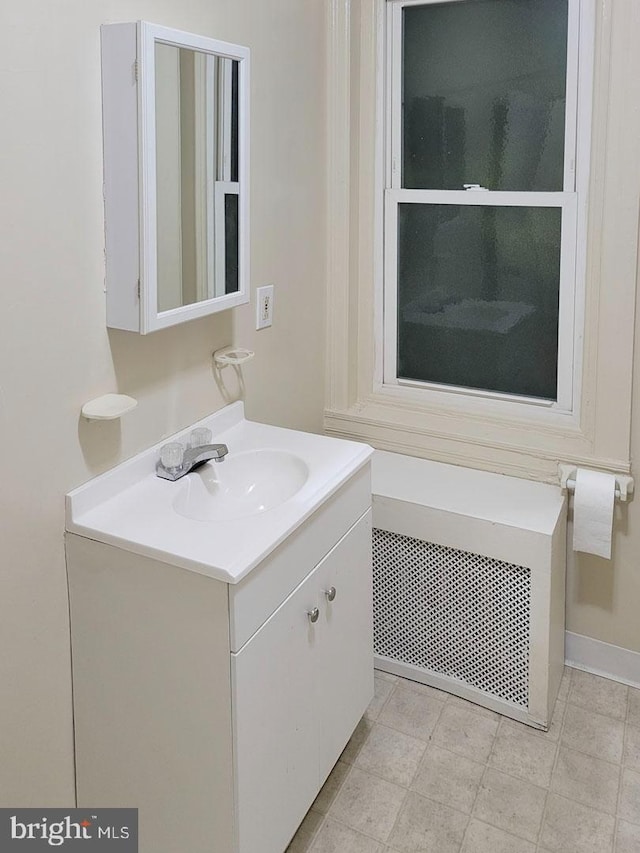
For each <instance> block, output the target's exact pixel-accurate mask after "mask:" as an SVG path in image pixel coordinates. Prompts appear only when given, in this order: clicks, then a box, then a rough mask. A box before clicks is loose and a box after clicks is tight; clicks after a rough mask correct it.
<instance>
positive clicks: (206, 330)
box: [0, 0, 325, 806]
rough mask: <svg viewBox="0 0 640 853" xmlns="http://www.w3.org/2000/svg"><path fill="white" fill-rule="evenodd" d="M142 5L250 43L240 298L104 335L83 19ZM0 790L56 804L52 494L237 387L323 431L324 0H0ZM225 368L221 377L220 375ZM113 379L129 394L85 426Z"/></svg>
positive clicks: (95, 78) (63, 710) (96, 171)
mask: <svg viewBox="0 0 640 853" xmlns="http://www.w3.org/2000/svg"><path fill="white" fill-rule="evenodd" d="M138 18H143V19H146V20H151V21H153V22H155V23H159V24H164V25H168V26H173V27H177V28H179V29H184V30H188V31H193V32H199V33H202V34H203V35H209V36H213V37H216V38H220V39H224V40H227V41H235V42H239V43H242V44H246V45H248V46H249V47H250V48H251V50H252V70H253V83H252V104H251V121H252V146H253V149H252V158H251V170H252V174H251V193H252V198H251V203H252V208H251V244H252V251H251V263H252V275H251V278H252V288H255V286H257V285H260V284H266V283H269V282H273V283H274V284H275V285H276V301H275V321H274V325H273V328H272V329H270V330H264V331H262V332H259V333H256V332H255V331H254V330H253V326H254V323H253V306H251V307H250V306H243V307H241V308H239V309H236V310H234V311H232V312H227V313H224V314H221V315H218V316H215V317H212V318H208V319H204V320H199V321H195V322H191V323H188V324H186V325H185V326H182V327H177V328H174V329H170V330H166V331H162V332H156V333H155V334H153V335H151V336H148V337H138V336H136V335H133V334H130V333H127V332H107V330H106V328H105V306H104V293H103V277H104V263H103V244H104V240H103V210H102V149H101V145H102V136H101V104H100V55H99V26H100V24H102V23H105V22H110V21H124V20H136V19H138ZM0 32H1V35H0V104H1V105H2V137H1V139H2V141H1V148H2V151H1V156H0V187H2V190H1V195H0V233H1V235H2V237H1V240H0V270H1V281H2V285H1V287H0V306H1V307H2V311H1V315H0V316H1V318H2V319H1V322H2V331H1V332H0V442H1V447H2V456H3V459H2V463H1V465H0V470H1V480H2V496H3V497H2V500H1V501H0V503H1V507H2V511H1V513H0V581H1V590H2V592H1V595H0V649H1V650H2V654H1V655H0V805H12V806H17V805H22V806H28V805H32V806H44V805H49V806H54V805H66V806H68V805H71V804H72V802H73V752H72V728H71V685H70V666H69V631H68V613H67V592H66V578H65V565H64V551H63V523H64V501H63V497H64V494H65V492H67V491H68V490H69V489H71V488H72V487H73V486H76V485H78V484H79V483H82V482H84V481H85V480H87V479H88V478H89V477H91V476H93V475H95V474H97V473H98V472H100V471H103V470H105V469H106V468H109V467H111V466H113V465H114V464H116V463H117V462H119V461H120V460H122V459H124V458H126V457H128V456H131V455H132V454H134V453H135V452H137V451H138V450H140V449H142V448H144V447H147V446H148V445H149V444H151V443H154V442H156V441H159V440H160V439H161V438H163V437H164V436H166V435H168V434H170V433H172V432H173V431H175V430H176V429H178V428H181V427H184V426H186V425H188V424H189V423H191V422H193V421H194V420H196V419H198V418H200V417H202V416H204V415H205V414H206V413H208V412H211V411H213V410H215V409H217V408H219V407H220V406H221V405H223V404H224V401H225V398H226V396H227V395H228V396H229V397H230V398H231V399H236V398H237V394H238V388H237V386H236V385H235V383H234V379H233V375H232V371H231V368H227V369H226V371H225V372H224V373H223V374H222V375H223V377H224V379H225V381H226V383H227V386H228V387H224V386H220V387H219V386H218V385H217V384H216V381H215V379H214V376H213V373H212V370H211V359H210V354H211V352H212V351H213V350H214V349H216V348H219V347H221V346H224V345H226V344H229V343H232V342H234V343H237V344H241V345H245V346H248V347H250V348H252V349H255V350H256V358H255V359H254V361H252V362H251V363H250V364H248V365H247V366H246V367H245V368H244V378H245V381H246V392H245V398H246V406H247V412H248V415H249V416H250V417H252V418H254V419H262V420H265V421H270V422H277V423H280V424H283V425H287V426H291V427H298V428H302V429H308V430H318V429H320V427H321V412H322V405H323V394H324V373H323V343H324V337H323V336H324V331H323V326H324V295H323V290H324V277H325V261H324V258H325V193H324V168H323V163H324V161H325V143H324V136H325V121H324V87H325V82H324V81H325V54H324V50H325V47H324V40H323V36H322V34H323V32H324V2H323V0H305V2H300V0H259V2H256V0H191V2H189V3H184V2H179V0H119V1H118V0H91V2H87V0H65V2H50V0H19V1H18V0H14V2H10V0H7V2H5V3H3V9H2V27H1V29H0ZM227 374H229V375H227ZM114 390H118V391H120V392H123V393H129V394H132V395H133V396H135V397H137V398H138V400H139V406H138V408H137V409H136V411H135V412H133V413H132V414H130V415H128V416H127V417H126V418H125V419H123V421H122V423H121V424H120V423H119V422H110V423H104V424H95V423H94V424H88V423H86V422H84V421H81V420H80V419H79V412H80V407H81V405H82V404H83V403H84V402H85V401H87V400H90V399H92V398H93V397H96V396H98V395H100V394H103V393H106V392H109V391H114Z"/></svg>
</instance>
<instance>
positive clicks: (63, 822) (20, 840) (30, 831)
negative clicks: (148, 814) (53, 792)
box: [0, 809, 138, 853]
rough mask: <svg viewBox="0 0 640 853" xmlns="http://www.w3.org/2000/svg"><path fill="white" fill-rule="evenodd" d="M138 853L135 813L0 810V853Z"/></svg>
mask: <svg viewBox="0 0 640 853" xmlns="http://www.w3.org/2000/svg"><path fill="white" fill-rule="evenodd" d="M32 850H33V851H34V853H35V851H37V850H49V851H51V850H63V851H66V850H83V851H86V853H90V851H92V850H98V851H102V853H109V851H113V853H138V809H0V853H14V851H15V853H31V851H32Z"/></svg>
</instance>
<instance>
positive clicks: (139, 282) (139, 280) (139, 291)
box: [138, 279, 140, 299]
mask: <svg viewBox="0 0 640 853" xmlns="http://www.w3.org/2000/svg"><path fill="white" fill-rule="evenodd" d="M138 299H140V279H138Z"/></svg>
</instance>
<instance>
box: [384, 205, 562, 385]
mask: <svg viewBox="0 0 640 853" xmlns="http://www.w3.org/2000/svg"><path fill="white" fill-rule="evenodd" d="M561 217H562V213H561V210H560V208H548V207H546V208H543V207H488V206H475V205H473V206H471V205H428V204H399V205H398V371H397V373H398V378H402V379H416V380H420V381H423V382H436V383H442V384H446V385H457V386H460V387H464V388H481V389H486V390H489V391H500V392H504V393H508V394H518V395H524V396H531V397H540V398H544V399H550V400H555V399H556V394H557V365H558V297H559V279H560V232H561Z"/></svg>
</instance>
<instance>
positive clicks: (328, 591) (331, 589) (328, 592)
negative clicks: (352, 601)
mask: <svg viewBox="0 0 640 853" xmlns="http://www.w3.org/2000/svg"><path fill="white" fill-rule="evenodd" d="M324 594H325V595H326V596H327V601H333V599H334V598H335V597H336V588H335V586H330V587H329V589H325V591H324Z"/></svg>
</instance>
